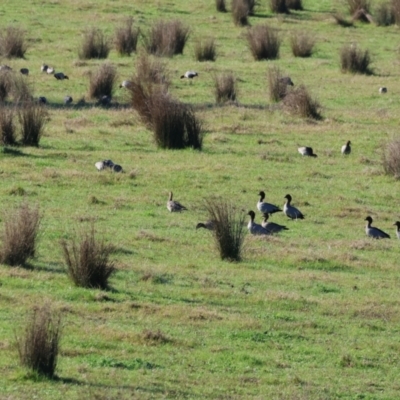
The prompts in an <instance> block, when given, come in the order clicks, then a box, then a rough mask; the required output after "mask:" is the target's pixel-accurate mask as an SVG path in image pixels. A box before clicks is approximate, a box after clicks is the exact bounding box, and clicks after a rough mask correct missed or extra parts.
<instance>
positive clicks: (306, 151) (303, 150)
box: [297, 146, 318, 157]
mask: <svg viewBox="0 0 400 400" xmlns="http://www.w3.org/2000/svg"><path fill="white" fill-rule="evenodd" d="M297 151H298V152H299V153H300V154H301V155H302V156H307V157H318V156H317V155H316V154H315V153H314V151H313V149H312V147H307V146H302V147H299V148H298V149H297Z"/></svg>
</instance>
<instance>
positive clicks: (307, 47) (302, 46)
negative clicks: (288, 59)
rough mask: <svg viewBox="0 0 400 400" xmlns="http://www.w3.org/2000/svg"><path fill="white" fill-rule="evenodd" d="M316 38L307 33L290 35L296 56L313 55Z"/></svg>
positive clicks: (291, 45)
mask: <svg viewBox="0 0 400 400" xmlns="http://www.w3.org/2000/svg"><path fill="white" fill-rule="evenodd" d="M314 45H315V40H314V39H313V38H312V37H311V36H310V35H307V34H306V33H300V34H299V33H293V34H292V36H291V37H290V47H291V48H292V53H293V55H294V56H295V57H303V58H306V57H311V56H312V53H313V48H314Z"/></svg>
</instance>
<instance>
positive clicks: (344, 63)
mask: <svg viewBox="0 0 400 400" xmlns="http://www.w3.org/2000/svg"><path fill="white" fill-rule="evenodd" d="M340 62H341V67H342V72H351V73H353V74H355V73H358V74H367V75H369V74H372V70H371V67H370V65H371V57H370V55H369V52H368V50H365V51H362V50H361V49H359V48H358V46H356V45H353V44H351V45H346V46H343V47H342V50H341V52H340Z"/></svg>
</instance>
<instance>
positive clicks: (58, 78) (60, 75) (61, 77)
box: [47, 70, 69, 81]
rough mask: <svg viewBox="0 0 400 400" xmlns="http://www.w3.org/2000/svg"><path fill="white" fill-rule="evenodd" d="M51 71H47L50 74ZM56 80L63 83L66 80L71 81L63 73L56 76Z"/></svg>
mask: <svg viewBox="0 0 400 400" xmlns="http://www.w3.org/2000/svg"><path fill="white" fill-rule="evenodd" d="M48 71H49V70H47V72H48ZM54 78H56V79H57V80H58V81H63V80H64V79H69V78H68V76H67V75H64V74H63V73H62V72H57V73H56V74H54Z"/></svg>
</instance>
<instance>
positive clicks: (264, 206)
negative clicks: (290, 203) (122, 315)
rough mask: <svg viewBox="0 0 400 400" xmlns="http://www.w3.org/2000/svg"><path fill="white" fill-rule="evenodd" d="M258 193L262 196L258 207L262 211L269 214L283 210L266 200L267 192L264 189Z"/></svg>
mask: <svg viewBox="0 0 400 400" xmlns="http://www.w3.org/2000/svg"><path fill="white" fill-rule="evenodd" d="M258 195H259V196H260V200H259V201H258V203H257V209H258V210H259V211H261V212H262V213H268V214H273V213H276V212H278V211H282V210H281V209H280V208H279V207H277V206H275V205H274V204H270V203H265V202H264V199H265V193H264V192H263V191H261V192H260V193H258Z"/></svg>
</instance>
